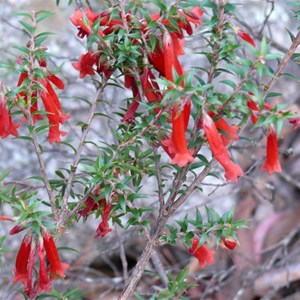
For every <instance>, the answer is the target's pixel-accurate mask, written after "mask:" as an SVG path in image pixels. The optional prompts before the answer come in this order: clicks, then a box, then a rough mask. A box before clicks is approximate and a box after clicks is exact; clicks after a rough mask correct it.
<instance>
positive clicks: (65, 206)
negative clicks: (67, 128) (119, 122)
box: [60, 84, 106, 225]
mask: <svg viewBox="0 0 300 300" xmlns="http://www.w3.org/2000/svg"><path fill="white" fill-rule="evenodd" d="M105 86H106V84H102V87H101V88H99V89H98V91H97V93H96V96H95V100H94V101H93V103H92V106H91V108H90V111H89V114H88V119H87V122H86V124H85V127H84V129H83V131H82V135H81V138H80V141H79V145H78V147H77V152H76V155H75V157H74V161H73V164H72V165H71V171H70V175H69V178H68V181H67V185H66V189H65V194H64V198H63V204H62V208H61V214H60V225H63V224H64V223H65V220H66V215H68V199H69V197H70V193H71V190H72V185H73V181H74V177H75V175H76V171H77V167H78V164H79V161H80V158H81V152H82V150H83V147H84V143H85V140H86V137H87V134H88V132H89V130H90V127H91V123H92V120H93V118H94V114H95V111H96V108H97V104H98V101H99V100H100V99H101V98H102V96H103V89H104V87H105Z"/></svg>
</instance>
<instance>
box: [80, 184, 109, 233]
mask: <svg viewBox="0 0 300 300" xmlns="http://www.w3.org/2000/svg"><path fill="white" fill-rule="evenodd" d="M100 191H101V190H100V188H98V189H97V190H96V192H95V193H94V195H93V196H90V197H88V198H87V200H86V201H85V202H84V206H85V208H83V209H81V210H79V211H78V214H79V215H81V216H83V217H88V216H89V214H90V213H92V212H98V211H100V212H101V216H102V220H101V222H100V224H99V225H98V227H97V229H96V235H95V237H96V238H97V237H101V238H103V237H105V236H106V235H107V234H108V233H110V232H111V231H112V229H111V228H109V227H108V226H109V225H108V221H109V215H110V212H111V210H112V208H113V205H112V204H111V203H108V202H107V201H106V199H105V198H102V199H100V200H99V201H96V200H95V199H94V197H97V196H99V195H100ZM113 198H115V195H113Z"/></svg>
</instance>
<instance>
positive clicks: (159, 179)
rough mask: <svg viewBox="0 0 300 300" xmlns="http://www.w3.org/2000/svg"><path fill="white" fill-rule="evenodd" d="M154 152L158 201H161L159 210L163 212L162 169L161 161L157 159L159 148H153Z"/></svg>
mask: <svg viewBox="0 0 300 300" xmlns="http://www.w3.org/2000/svg"><path fill="white" fill-rule="evenodd" d="M153 152H154V156H155V157H154V164H155V170H156V180H157V189H158V200H159V210H160V211H161V210H162V208H163V206H164V191H163V180H162V174H161V168H160V165H159V161H158V159H157V156H158V153H157V147H155V146H154V147H153Z"/></svg>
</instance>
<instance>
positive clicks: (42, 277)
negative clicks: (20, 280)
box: [38, 238, 51, 293]
mask: <svg viewBox="0 0 300 300" xmlns="http://www.w3.org/2000/svg"><path fill="white" fill-rule="evenodd" d="M38 257H39V263H40V269H39V278H38V293H41V292H42V291H46V292H50V291H51V280H50V278H49V276H48V274H47V269H46V261H45V248H44V241H43V239H42V238H40V239H39V243H38Z"/></svg>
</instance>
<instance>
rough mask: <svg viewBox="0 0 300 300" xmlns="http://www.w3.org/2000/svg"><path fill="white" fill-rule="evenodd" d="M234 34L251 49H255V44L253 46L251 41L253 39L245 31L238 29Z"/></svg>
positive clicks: (253, 42)
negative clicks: (250, 46)
mask: <svg viewBox="0 0 300 300" xmlns="http://www.w3.org/2000/svg"><path fill="white" fill-rule="evenodd" d="M236 34H237V35H238V36H239V37H241V38H242V39H243V40H244V41H245V42H247V43H249V44H250V45H252V46H253V47H256V44H255V41H254V40H253V38H252V37H251V36H250V35H249V34H248V33H246V32H245V31H243V30H242V29H240V28H238V29H237V30H236Z"/></svg>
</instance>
